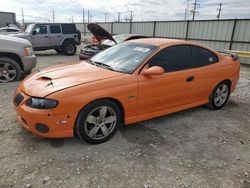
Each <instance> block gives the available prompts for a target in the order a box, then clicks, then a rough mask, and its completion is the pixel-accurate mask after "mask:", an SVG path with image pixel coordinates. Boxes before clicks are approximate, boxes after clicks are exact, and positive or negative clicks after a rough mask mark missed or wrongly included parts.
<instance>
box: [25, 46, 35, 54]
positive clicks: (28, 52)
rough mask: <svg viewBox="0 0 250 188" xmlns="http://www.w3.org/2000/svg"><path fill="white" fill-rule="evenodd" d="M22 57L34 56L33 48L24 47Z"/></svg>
mask: <svg viewBox="0 0 250 188" xmlns="http://www.w3.org/2000/svg"><path fill="white" fill-rule="evenodd" d="M24 55H25V56H32V55H34V51H33V48H32V47H31V46H29V47H24Z"/></svg>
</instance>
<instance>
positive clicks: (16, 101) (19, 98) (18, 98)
mask: <svg viewBox="0 0 250 188" xmlns="http://www.w3.org/2000/svg"><path fill="white" fill-rule="evenodd" d="M23 99H24V97H23V95H22V94H21V93H18V94H17V95H16V96H15V98H14V104H15V105H16V106H18V105H19V104H20V103H21V102H22V101H23Z"/></svg>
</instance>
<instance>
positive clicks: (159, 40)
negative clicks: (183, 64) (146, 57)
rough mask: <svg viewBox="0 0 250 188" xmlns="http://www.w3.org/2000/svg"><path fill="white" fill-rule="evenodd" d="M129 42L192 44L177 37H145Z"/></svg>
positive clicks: (160, 44) (158, 44) (154, 44)
mask: <svg viewBox="0 0 250 188" xmlns="http://www.w3.org/2000/svg"><path fill="white" fill-rule="evenodd" d="M128 42H134V43H141V44H148V45H153V46H162V45H166V44H173V43H178V44H190V42H187V41H184V40H177V39H168V38H143V39H134V40H131V41H128Z"/></svg>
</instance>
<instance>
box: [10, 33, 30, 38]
mask: <svg viewBox="0 0 250 188" xmlns="http://www.w3.org/2000/svg"><path fill="white" fill-rule="evenodd" d="M9 36H11V37H19V38H24V39H27V38H29V33H25V32H21V33H15V34H9Z"/></svg>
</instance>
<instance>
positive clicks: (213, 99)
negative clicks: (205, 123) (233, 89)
mask: <svg viewBox="0 0 250 188" xmlns="http://www.w3.org/2000/svg"><path fill="white" fill-rule="evenodd" d="M222 87H225V88H226V90H227V91H226V92H225V93H224V96H225V97H224V98H223V97H222V95H223V92H222V91H221V92H222V93H221V94H220V96H221V97H222V98H223V99H222V101H221V103H219V101H220V99H219V101H218V100H217V99H218V98H219V97H220V96H219V95H218V90H220V88H222ZM229 96H230V83H229V82H227V81H223V82H221V83H219V84H218V85H217V86H216V87H215V89H214V90H213V92H212V93H211V95H210V96H209V103H208V105H207V107H209V108H210V109H213V110H219V109H221V108H223V107H224V106H225V104H226V103H227V101H228V99H229Z"/></svg>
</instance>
